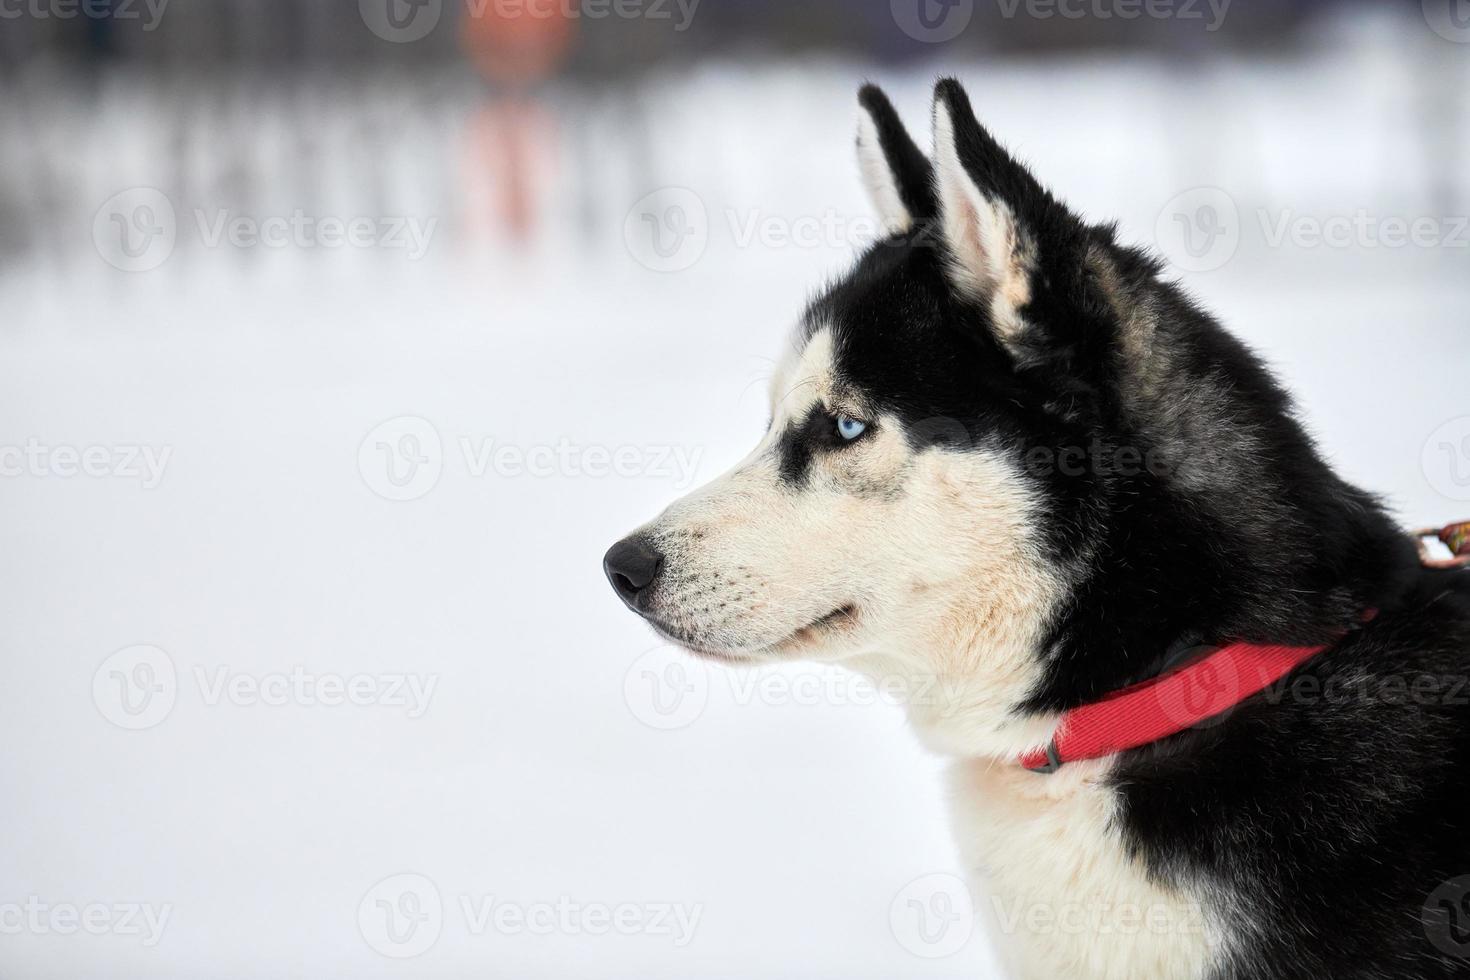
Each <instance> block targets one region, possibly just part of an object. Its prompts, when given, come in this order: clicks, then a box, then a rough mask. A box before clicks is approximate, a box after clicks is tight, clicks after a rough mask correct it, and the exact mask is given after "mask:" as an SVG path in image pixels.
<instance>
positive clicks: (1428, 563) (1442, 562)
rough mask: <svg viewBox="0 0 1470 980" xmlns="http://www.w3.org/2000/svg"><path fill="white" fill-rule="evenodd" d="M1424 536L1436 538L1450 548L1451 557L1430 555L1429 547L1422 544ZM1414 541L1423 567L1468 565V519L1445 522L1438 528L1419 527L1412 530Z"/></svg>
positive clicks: (1469, 555)
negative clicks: (1455, 522)
mask: <svg viewBox="0 0 1470 980" xmlns="http://www.w3.org/2000/svg"><path fill="white" fill-rule="evenodd" d="M1426 538H1438V539H1439V540H1440V542H1441V543H1443V544H1444V546H1445V547H1446V548H1448V549H1450V554H1451V555H1452V556H1453V557H1451V558H1433V557H1431V556H1430V554H1429V549H1428V548H1426V547H1425V546H1424V541H1425V539H1426ZM1414 541H1415V543H1416V544H1417V545H1418V546H1419V560H1420V561H1421V562H1423V563H1424V567H1425V568H1465V567H1470V521H1462V522H1460V523H1458V524H1447V525H1445V526H1444V527H1442V528H1439V529H1438V530H1436V529H1435V528H1432V527H1427V528H1420V529H1419V530H1417V531H1415V532H1414Z"/></svg>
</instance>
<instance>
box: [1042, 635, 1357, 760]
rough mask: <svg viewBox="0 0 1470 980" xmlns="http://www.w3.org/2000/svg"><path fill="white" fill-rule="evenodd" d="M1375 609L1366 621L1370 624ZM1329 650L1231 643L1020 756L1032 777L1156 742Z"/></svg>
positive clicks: (1086, 715)
mask: <svg viewBox="0 0 1470 980" xmlns="http://www.w3.org/2000/svg"><path fill="white" fill-rule="evenodd" d="M1374 615H1376V610H1374V611H1370V612H1369V613H1368V614H1367V615H1366V616H1365V617H1364V619H1365V620H1368V619H1372V618H1373V617H1374ZM1332 645H1333V644H1328V645H1327V646H1316V647H1292V646H1260V645H1257V644H1253V643H1232V644H1230V645H1229V646H1224V647H1219V648H1217V649H1216V650H1215V651H1214V652H1213V653H1211V654H1209V655H1208V656H1205V657H1203V658H1202V659H1199V660H1195V661H1194V662H1192V663H1190V664H1188V665H1186V666H1184V667H1180V668H1179V669H1177V670H1174V671H1170V672H1168V673H1166V674H1163V675H1161V676H1159V677H1155V678H1153V679H1152V680H1147V681H1142V682H1141V683H1138V684H1134V685H1132V686H1131V687H1125V688H1123V689H1122V690H1121V691H1114V692H1113V693H1112V694H1109V695H1106V696H1105V697H1103V699H1102V700H1100V701H1095V702H1093V703H1092V704H1084V705H1082V706H1081V707H1080V708H1073V709H1072V710H1071V711H1068V712H1066V713H1065V714H1063V715H1062V720H1061V723H1060V724H1058V725H1057V728H1056V732H1055V734H1054V735H1053V736H1052V740H1051V744H1050V745H1048V746H1047V747H1046V748H1044V749H1033V750H1032V751H1030V752H1028V753H1026V754H1025V755H1023V756H1022V757H1021V765H1023V766H1025V767H1026V768H1027V769H1030V770H1031V771H1032V772H1043V773H1047V772H1056V771H1057V770H1058V769H1060V768H1061V767H1062V766H1063V765H1064V764H1066V763H1068V762H1080V761H1081V760H1083V759H1100V758H1102V757H1103V756H1105V755H1112V754H1114V753H1115V752H1122V751H1124V750H1126V749H1136V748H1138V747H1139V746H1140V745H1147V744H1149V743H1150V742H1157V741H1158V740H1159V739H1161V738H1167V737H1168V736H1170V735H1174V734H1176V733H1178V732H1182V731H1184V730H1185V729H1186V728H1193V727H1194V726H1196V725H1198V724H1200V723H1201V722H1206V721H1209V720H1210V719H1212V718H1217V716H1219V715H1222V714H1224V713H1225V712H1226V711H1228V710H1229V709H1231V708H1233V707H1235V706H1236V705H1237V704H1239V703H1240V702H1242V701H1244V700H1245V699H1246V698H1248V697H1250V696H1251V695H1253V694H1257V693H1259V692H1261V691H1263V690H1265V689H1266V688H1268V687H1270V686H1271V685H1272V684H1274V683H1276V682H1277V681H1278V680H1280V679H1281V678H1283V677H1285V676H1286V675H1287V674H1289V673H1291V672H1292V671H1293V670H1295V669H1296V668H1297V667H1299V666H1300V665H1301V664H1303V663H1305V662H1307V661H1308V660H1310V659H1312V658H1313V657H1315V656H1316V655H1317V654H1319V653H1321V652H1322V651H1324V650H1326V649H1328V648H1329V647H1330V646H1332Z"/></svg>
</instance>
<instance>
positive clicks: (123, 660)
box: [92, 644, 179, 731]
mask: <svg viewBox="0 0 1470 980" xmlns="http://www.w3.org/2000/svg"><path fill="white" fill-rule="evenodd" d="M178 694H179V678H178V671H176V670H175V669H174V662H173V660H172V659H171V658H170V657H169V655H168V654H167V653H165V652H163V651H162V650H160V649H159V648H158V647H155V646H149V645H147V644H140V645H138V646H131V647H125V648H123V649H121V650H119V651H117V652H116V653H114V654H112V655H111V656H110V657H108V658H107V659H106V660H104V661H102V663H101V664H100V665H99V666H98V667H97V670H96V671H95V672H94V673H93V674H92V703H93V704H95V705H96V706H97V710H98V711H99V712H101V713H102V717H104V718H106V719H107V720H108V721H110V722H112V723H113V724H114V725H117V726H118V727H119V728H126V729H129V730H130V731H140V730H142V729H144V728H152V727H153V726H154V725H156V724H158V723H159V722H161V721H163V719H165V718H167V717H168V715H169V712H171V711H173V709H174V701H175V700H176V699H177V698H178Z"/></svg>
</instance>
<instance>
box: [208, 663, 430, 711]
mask: <svg viewBox="0 0 1470 980" xmlns="http://www.w3.org/2000/svg"><path fill="white" fill-rule="evenodd" d="M192 673H193V678H194V682H195V684H196V685H197V686H198V688H199V693H200V694H201V696H202V697H203V700H204V703H205V704H206V705H208V706H210V707H214V706H216V705H220V704H232V705H234V706H236V707H239V708H250V707H254V706H257V705H263V706H265V707H270V708H279V707H286V706H290V705H295V706H297V707H303V708H313V707H322V708H340V707H355V708H397V709H402V711H403V713H404V717H407V718H422V717H423V716H424V712H426V711H428V710H429V702H430V701H432V700H433V698H434V691H435V689H436V688H437V687H438V686H439V675H438V674H396V673H387V674H334V673H317V672H314V671H308V670H307V669H306V668H304V667H301V666H296V667H292V668H291V669H290V670H284V671H273V672H267V673H264V674H246V673H240V672H237V671H234V670H231V669H230V668H229V667H214V668H212V669H207V668H205V667H202V666H198V665H196V666H195V667H194V669H193V672H192Z"/></svg>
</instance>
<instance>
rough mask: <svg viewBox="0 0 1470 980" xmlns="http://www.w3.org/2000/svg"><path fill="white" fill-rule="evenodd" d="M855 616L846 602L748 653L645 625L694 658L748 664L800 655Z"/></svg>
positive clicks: (853, 620)
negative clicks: (797, 652)
mask: <svg viewBox="0 0 1470 980" xmlns="http://www.w3.org/2000/svg"><path fill="white" fill-rule="evenodd" d="M858 615H859V614H858V607H857V604H856V603H851V602H849V603H846V604H844V605H841V606H838V607H837V608H836V609H834V610H832V611H831V612H829V613H827V614H826V615H824V616H819V617H818V618H816V619H814V620H812V621H811V622H810V623H807V624H806V625H805V626H800V627H798V628H796V629H794V630H792V631H791V632H790V633H787V634H786V635H785V636H783V637H782V638H781V639H779V640H775V641H774V642H771V643H766V644H764V645H762V646H759V647H754V648H752V649H749V650H722V649H718V648H716V647H710V646H707V645H705V644H703V643H699V642H697V641H695V640H692V639H690V638H689V637H686V636H683V635H681V633H680V631H679V630H676V629H673V628H672V627H669V626H666V625H664V624H663V623H660V622H658V621H657V620H655V619H652V618H650V619H649V620H648V622H649V624H650V625H652V626H653V628H654V631H655V632H657V633H658V634H659V635H660V636H662V637H663V638H664V639H666V640H668V641H669V642H671V643H675V644H677V645H679V646H681V647H683V648H684V649H685V650H688V651H689V652H690V653H693V654H696V655H697V656H701V657H707V658H709V659H711V660H718V661H721V662H723V663H728V664H749V663H756V662H759V661H761V660H766V659H769V658H771V657H772V656H779V655H782V654H786V653H793V652H796V651H800V650H801V649H803V648H804V647H809V646H811V645H813V644H815V643H817V642H818V641H820V640H822V639H825V638H827V637H830V636H832V635H834V634H838V633H841V632H845V631H846V630H849V629H851V628H852V627H853V626H854V625H856V623H857V620H858Z"/></svg>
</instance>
